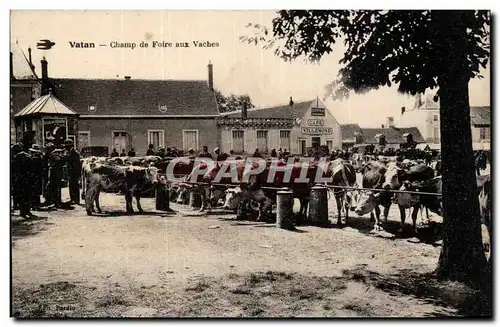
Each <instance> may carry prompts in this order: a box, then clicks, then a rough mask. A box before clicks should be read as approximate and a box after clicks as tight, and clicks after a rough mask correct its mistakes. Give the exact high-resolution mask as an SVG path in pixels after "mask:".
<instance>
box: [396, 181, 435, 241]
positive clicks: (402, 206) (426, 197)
mask: <svg viewBox="0 0 500 327" xmlns="http://www.w3.org/2000/svg"><path fill="white" fill-rule="evenodd" d="M399 190H400V191H413V192H423V193H437V194H441V192H442V180H441V177H440V176H439V177H435V178H432V179H430V180H425V181H421V182H414V183H411V182H409V181H404V182H403V183H402V185H401V187H400V189H399ZM441 201H442V200H441V196H437V195H431V194H414V193H395V194H394V197H393V202H394V203H396V204H397V205H398V207H399V212H400V214H401V226H400V229H399V232H402V231H403V228H404V224H405V220H406V212H405V210H406V209H410V208H413V212H412V221H413V232H414V233H415V234H417V232H418V231H417V214H418V210H419V209H421V207H425V209H426V210H427V218H429V214H428V210H430V211H431V212H434V213H436V214H438V215H440V216H442V215H443V213H442V210H443V209H442V202H441Z"/></svg>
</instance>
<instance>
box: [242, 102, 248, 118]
mask: <svg viewBox="0 0 500 327" xmlns="http://www.w3.org/2000/svg"><path fill="white" fill-rule="evenodd" d="M241 118H243V119H246V118H247V102H246V101H243V107H242V108H241Z"/></svg>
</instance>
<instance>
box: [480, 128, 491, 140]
mask: <svg viewBox="0 0 500 327" xmlns="http://www.w3.org/2000/svg"><path fill="white" fill-rule="evenodd" d="M479 139H480V140H489V139H490V129H489V127H481V128H480V129H479Z"/></svg>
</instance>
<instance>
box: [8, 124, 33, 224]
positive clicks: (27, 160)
mask: <svg viewBox="0 0 500 327" xmlns="http://www.w3.org/2000/svg"><path fill="white" fill-rule="evenodd" d="M33 138H34V133H33V132H31V131H28V132H25V133H24V135H23V142H22V143H23V144H22V150H21V152H19V153H18V154H17V155H16V156H15V158H14V162H13V164H14V165H15V167H16V170H17V176H18V178H17V187H18V191H19V194H18V201H19V211H20V215H21V217H23V218H31V217H32V216H33V215H32V214H31V196H32V191H31V188H32V187H33V185H32V180H33V174H32V170H33V164H32V160H31V155H30V151H29V150H30V148H31V146H32V145H33Z"/></svg>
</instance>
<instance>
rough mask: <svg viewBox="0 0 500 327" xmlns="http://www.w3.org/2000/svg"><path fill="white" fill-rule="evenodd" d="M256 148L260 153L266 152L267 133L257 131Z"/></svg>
mask: <svg viewBox="0 0 500 327" xmlns="http://www.w3.org/2000/svg"><path fill="white" fill-rule="evenodd" d="M257 148H258V149H259V151H260V152H267V131H257Z"/></svg>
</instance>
